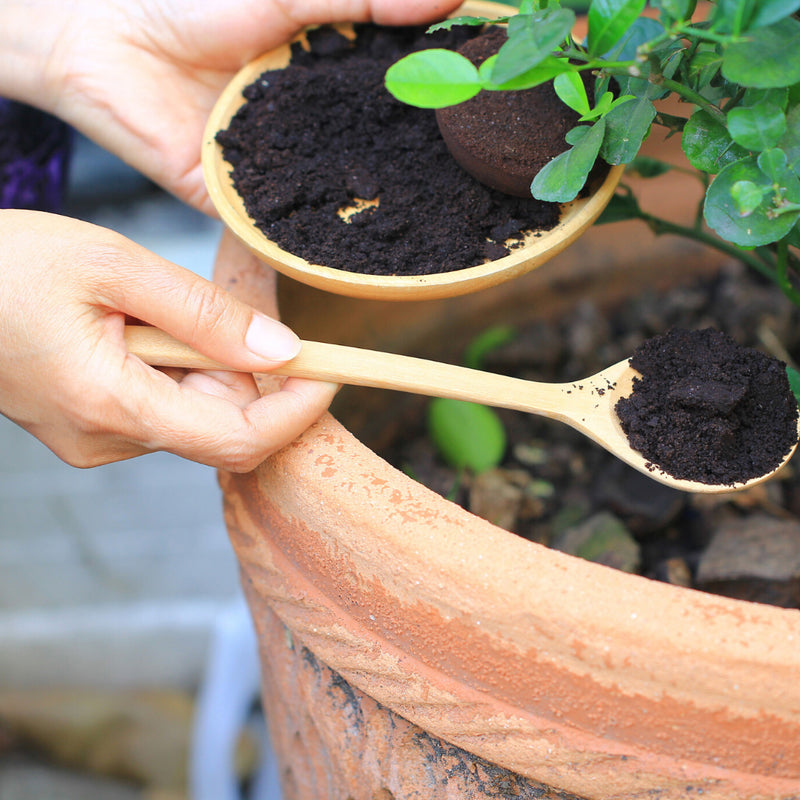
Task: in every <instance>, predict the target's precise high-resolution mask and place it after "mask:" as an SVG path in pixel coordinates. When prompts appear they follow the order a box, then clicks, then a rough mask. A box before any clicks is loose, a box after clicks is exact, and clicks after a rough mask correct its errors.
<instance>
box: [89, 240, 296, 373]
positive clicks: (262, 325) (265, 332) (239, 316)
mask: <svg viewBox="0 0 800 800" xmlns="http://www.w3.org/2000/svg"><path fill="white" fill-rule="evenodd" d="M141 255H142V258H141V259H135V260H131V262H130V265H129V266H118V267H117V269H116V270H115V271H114V272H115V274H114V276H113V279H112V280H109V282H108V284H107V285H105V286H104V287H103V296H104V300H105V302H107V303H108V305H109V306H110V307H111V308H113V309H114V310H117V311H121V312H124V313H126V314H128V315H130V316H133V317H136V318H137V319H140V320H142V321H143V322H146V323H149V324H150V325H154V326H155V327H157V328H160V329H161V330H164V331H166V332H167V333H169V334H171V335H172V336H174V337H175V338H176V339H179V340H180V341H182V342H185V343H186V344H188V345H190V346H191V347H193V348H194V349H195V350H197V351H199V352H201V353H203V354H204V355H206V356H209V357H210V358H213V359H214V360H216V361H219V362H221V363H223V364H226V365H227V366H230V367H232V368H234V369H237V370H244V371H247V372H257V371H265V370H270V369H273V368H274V367H276V366H278V365H279V364H282V363H284V362H286V361H288V360H290V359H292V358H294V357H295V356H296V355H297V354H298V353H299V352H300V347H301V342H300V340H299V339H298V337H297V336H296V335H295V334H294V333H293V332H292V331H291V330H290V329H289V328H288V327H286V326H285V325H283V324H282V323H280V322H278V321H277V320H275V319H272V318H271V317H268V316H266V315H265V314H262V313H261V312H259V311H256V310H255V309H253V308H252V307H250V306H249V305H247V304H246V303H243V302H241V301H240V300H237V299H236V298H235V297H234V296H233V295H232V294H230V293H229V292H227V291H225V290H224V289H222V288H221V287H220V286H218V285H217V284H215V283H212V282H211V281H208V280H205V279H204V278H202V277H200V276H198V275H196V274H194V273H193V272H191V271H190V270H187V269H184V268H183V267H179V266H178V265H176V264H173V263H171V262H169V261H166V260H164V259H161V258H159V257H158V256H154V255H153V254H152V253H150V252H148V251H146V250H144V249H143V248H141ZM135 262H138V263H135ZM120 270H123V271H124V273H125V274H123V275H120Z"/></svg>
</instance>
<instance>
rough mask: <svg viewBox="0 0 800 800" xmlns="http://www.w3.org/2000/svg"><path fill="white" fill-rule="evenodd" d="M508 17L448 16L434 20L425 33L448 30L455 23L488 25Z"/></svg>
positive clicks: (454, 25) (504, 20)
mask: <svg viewBox="0 0 800 800" xmlns="http://www.w3.org/2000/svg"><path fill="white" fill-rule="evenodd" d="M507 20H508V17H499V18H491V19H490V18H489V17H450V18H449V19H444V20H442V21H441V22H435V23H434V24H433V25H431V26H430V27H429V28H428V30H427V31H426V33H436V31H449V30H450V29H451V28H454V27H456V26H457V25H472V26H477V25H490V24H492V23H501V22H506V21H507Z"/></svg>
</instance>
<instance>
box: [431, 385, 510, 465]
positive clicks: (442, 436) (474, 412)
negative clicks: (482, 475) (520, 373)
mask: <svg viewBox="0 0 800 800" xmlns="http://www.w3.org/2000/svg"><path fill="white" fill-rule="evenodd" d="M428 432H429V434H430V437H431V440H432V441H433V443H434V445H435V446H436V448H437V450H438V451H439V454H440V455H441V457H442V458H443V459H444V460H445V461H446V462H447V463H448V464H450V465H451V466H452V467H455V468H456V469H468V470H470V471H472V472H474V473H478V472H485V471H486V470H487V469H492V468H493V467H496V466H497V465H498V464H499V463H500V462H501V460H502V458H503V455H504V453H505V450H506V432H505V428H504V427H503V423H502V421H501V420H500V417H498V415H497V413H496V412H494V411H493V410H492V409H491V408H487V407H486V406H482V405H479V404H477V403H469V402H467V401H465V400H451V399H446V398H441V397H437V398H434V399H433V400H432V401H431V403H430V405H429V406H428Z"/></svg>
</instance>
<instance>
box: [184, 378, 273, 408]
mask: <svg viewBox="0 0 800 800" xmlns="http://www.w3.org/2000/svg"><path fill="white" fill-rule="evenodd" d="M179 382H180V384H181V386H182V387H183V388H185V389H192V390H194V391H197V392H202V393H203V394H208V395H212V396H213V397H219V398H221V399H223V400H227V401H228V402H231V403H233V404H234V405H236V406H238V407H239V408H246V407H247V406H248V405H250V403H252V402H254V401H255V400H258V398H259V397H260V396H261V394H260V392H259V391H258V387H257V386H256V382H255V380H253V376H252V375H250V374H249V373H245V372H222V371H216V370H215V371H211V370H206V371H203V372H189V373H187V374H186V375H184V376H183V378H181V380H180V381H179Z"/></svg>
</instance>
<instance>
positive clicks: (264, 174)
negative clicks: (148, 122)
mask: <svg viewBox="0 0 800 800" xmlns="http://www.w3.org/2000/svg"><path fill="white" fill-rule="evenodd" d="M356 30H357V34H358V35H357V38H356V40H355V42H354V43H353V42H350V41H349V40H348V39H346V38H345V37H343V36H341V35H340V34H338V33H336V32H335V31H333V30H331V29H326V28H323V29H320V30H318V31H316V32H314V33H312V34H311V35H310V36H309V41H310V45H311V50H310V52H306V51H305V50H303V49H302V48H301V47H300V46H295V47H294V49H293V55H292V60H291V63H290V65H289V66H288V67H287V68H286V69H283V70H276V71H272V72H267V73H265V74H263V75H262V76H261V77H260V78H259V79H258V80H257V81H255V82H254V83H253V84H252V85H251V86H249V87H248V88H247V89H246V90H245V92H244V95H245V97H246V99H247V102H246V103H245V104H244V105H243V107H242V108H241V110H240V111H239V112H238V113H237V114H236V115H235V117H234V119H233V120H232V121H231V124H230V126H229V128H228V129H227V130H225V131H221V132H220V133H219V134H218V136H217V139H218V141H219V143H220V145H221V146H222V148H223V154H224V157H225V159H226V160H227V161H228V162H229V163H230V164H231V165H232V167H233V169H232V173H231V174H232V177H233V181H234V185H235V186H236V189H237V191H238V192H239V194H240V196H241V197H242V199H243V200H244V202H245V205H246V207H247V210H248V213H249V214H250V215H251V217H252V218H253V220H254V221H255V223H256V225H257V226H258V228H259V229H260V230H261V231H262V232H263V233H264V234H265V235H266V236H267V237H268V238H269V239H271V240H272V241H274V242H276V243H277V244H278V245H279V246H280V247H281V248H282V249H284V250H286V251H288V252H291V253H293V254H295V255H298V256H300V257H302V258H304V259H305V260H307V261H309V262H310V263H313V264H322V265H326V266H329V267H334V268H336V269H342V270H347V271H351V272H362V273H368V274H382V275H416V274H431V273H437V272H448V271H452V270H456V269H463V268H466V267H472V266H476V265H478V264H481V263H484V262H486V261H489V260H493V259H496V258H500V257H502V256H505V255H507V254H508V253H509V245H510V246H511V247H513V246H514V245H515V244H518V243H519V240H520V239H521V237H522V236H523V235H524V234H525V233H526V232H528V231H541V230H547V229H549V228H552V227H553V226H554V225H555V224H556V223H557V222H558V218H559V207H558V205H556V204H552V203H542V202H540V201H537V200H534V199H533V198H519V197H511V196H509V195H505V194H502V193H500V192H498V191H495V190H493V189H489V188H487V187H485V186H483V185H482V184H480V183H479V182H477V181H476V180H475V179H474V178H472V177H471V176H470V175H468V174H467V173H466V172H465V171H464V170H462V169H461V168H460V167H459V166H458V164H456V163H455V161H454V160H453V159H452V158H451V156H450V154H449V152H448V151H447V148H446V146H445V144H444V141H443V140H442V137H441V135H440V133H439V129H438V125H437V123H436V118H435V114H434V112H433V111H430V110H424V109H417V108H412V107H410V106H407V105H405V104H403V103H400V102H398V101H397V100H395V99H394V98H393V97H392V96H391V95H390V94H389V93H388V92H387V90H386V89H385V87H384V84H383V81H384V76H385V73H386V70H387V69H388V67H389V66H390V65H391V64H392V63H394V62H395V61H396V60H398V59H399V58H400V57H402V56H403V55H405V54H406V53H409V52H411V51H413V50H418V49H424V48H428V47H450V48H453V49H455V48H457V47H458V46H459V45H461V44H463V42H464V41H465V40H466V39H467V38H468V37H470V36H474V35H475V29H473V28H465V27H459V28H455V29H453V31H449V32H439V33H436V34H432V35H431V34H425V33H424V30H423V29H421V28H384V27H378V26H372V25H364V26H358V27H357V28H356ZM554 135H555V136H557V137H560V146H561V149H562V150H563V149H566V146H567V145H566V143H565V142H564V141H563V134H562V133H561V132H560V129H558V130H556V131H555V132H554ZM376 199H377V200H378V201H379V204H378V206H377V207H372V208H365V209H364V210H362V211H360V212H359V213H356V214H353V215H352V216H351V217H350V218H349V223H345V222H344V221H343V220H342V218H341V216H340V214H339V212H340V211H341V210H342V209H348V208H352V206H353V204H354V201H356V200H368V201H369V200H376Z"/></svg>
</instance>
